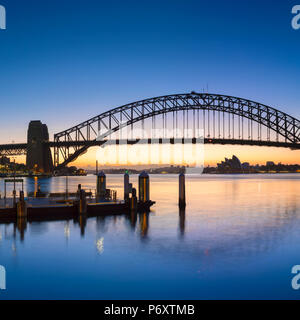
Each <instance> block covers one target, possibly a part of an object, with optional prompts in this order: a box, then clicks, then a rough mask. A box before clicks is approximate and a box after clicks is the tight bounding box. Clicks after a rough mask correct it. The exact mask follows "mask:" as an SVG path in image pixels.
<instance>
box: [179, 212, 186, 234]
mask: <svg viewBox="0 0 300 320" xmlns="http://www.w3.org/2000/svg"><path fill="white" fill-rule="evenodd" d="M179 231H180V236H181V237H183V236H184V232H185V208H179Z"/></svg>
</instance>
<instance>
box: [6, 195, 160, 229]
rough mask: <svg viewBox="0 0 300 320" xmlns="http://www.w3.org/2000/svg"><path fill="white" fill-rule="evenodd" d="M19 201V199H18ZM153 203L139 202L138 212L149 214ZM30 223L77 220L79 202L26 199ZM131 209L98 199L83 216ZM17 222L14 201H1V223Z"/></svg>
mask: <svg viewBox="0 0 300 320" xmlns="http://www.w3.org/2000/svg"><path fill="white" fill-rule="evenodd" d="M17 201H18V199H17ZM153 204H154V202H153V201H147V202H143V203H141V202H138V203H137V208H136V211H137V212H149V211H150V207H151V206H152V205H153ZM26 205H27V212H26V219H27V221H28V222H35V221H53V220H68V219H76V218H78V217H79V216H80V215H81V214H80V212H79V200H77V199H68V200H62V199H59V198H42V199H37V198H33V199H26ZM130 212H131V208H130V205H129V203H126V202H125V201H104V202H96V199H94V198H91V199H87V204H86V212H85V213H84V214H83V215H84V216H86V217H87V218H88V217H97V216H105V215H121V214H130ZM16 220H17V207H16V206H14V205H13V199H12V198H9V199H1V200H0V223H11V222H15V221H16Z"/></svg>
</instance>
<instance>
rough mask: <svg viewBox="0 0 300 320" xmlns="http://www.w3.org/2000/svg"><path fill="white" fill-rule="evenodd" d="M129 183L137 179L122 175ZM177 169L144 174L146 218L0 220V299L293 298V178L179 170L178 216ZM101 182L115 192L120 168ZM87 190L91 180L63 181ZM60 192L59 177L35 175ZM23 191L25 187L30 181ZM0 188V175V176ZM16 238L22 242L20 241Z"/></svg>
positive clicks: (297, 210) (296, 223)
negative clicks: (180, 200) (0, 286)
mask: <svg viewBox="0 0 300 320" xmlns="http://www.w3.org/2000/svg"><path fill="white" fill-rule="evenodd" d="M131 179H132V181H133V182H134V184H136V185H137V176H132V177H131ZM177 179H178V177H177V176H175V175H174V176H173V175H156V176H155V175H154V176H151V198H152V200H155V201H156V205H155V206H154V207H153V209H152V212H151V213H150V214H149V215H145V214H144V215H140V216H138V217H137V221H136V222H135V221H134V220H131V219H130V217H125V216H119V217H105V218H92V219H89V220H88V221H87V223H86V226H85V228H81V227H80V225H79V224H78V223H75V222H73V221H64V222H47V223H32V224H27V226H26V229H25V230H24V231H23V233H24V234H23V236H22V235H21V233H20V231H19V230H18V228H14V225H13V224H9V225H0V265H3V266H4V267H5V268H6V272H7V290H6V291H1V290H0V299H287V298H290V299H299V298H300V291H295V290H293V289H292V287H291V279H292V274H291V268H292V266H293V265H296V264H300V196H299V190H300V175H244V176H243V175H232V176H231V175H229V176H224V175H223V176H221V175H220V176H207V175H204V176H200V177H187V195H188V199H187V200H188V205H187V208H186V212H185V215H184V213H181V215H180V214H179V210H178V207H177V197H178V195H177V192H178V191H177V189H178V184H177ZM107 180H108V187H110V188H112V189H116V190H117V191H118V195H119V197H121V196H122V193H123V190H122V180H123V177H122V176H121V175H109V176H108V177H107ZM78 183H82V185H83V187H84V188H86V189H94V188H95V177H94V176H87V177H72V178H69V188H70V189H73V190H75V189H76V186H77V184H78ZM39 184H40V185H41V186H42V190H46V189H47V190H49V191H50V190H52V191H57V190H61V191H63V190H64V187H65V178H63V177H56V178H51V179H41V180H40V181H39ZM25 188H26V190H28V191H33V189H34V180H30V179H28V180H27V181H26V182H25ZM0 189H1V192H2V194H3V182H2V181H1V182H0ZM22 238H23V240H22Z"/></svg>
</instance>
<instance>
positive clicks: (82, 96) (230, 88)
mask: <svg viewBox="0 0 300 320" xmlns="http://www.w3.org/2000/svg"><path fill="white" fill-rule="evenodd" d="M298 2H299V4H300V0H299V1H298ZM0 4H2V5H4V6H5V7H6V10H7V30H5V31H3V30H0V97H1V100H0V102H1V120H0V121H1V135H0V142H1V143H7V142H11V141H12V140H14V141H25V140H26V136H25V134H26V130H27V125H28V122H29V121H30V120H33V119H40V120H42V121H43V122H45V123H47V124H48V127H49V131H50V135H51V137H53V134H54V133H56V132H59V131H61V130H64V129H67V128H69V127H71V126H73V125H75V124H77V123H79V122H82V121H84V120H86V119H88V118H89V117H92V116H94V115H97V114H99V113H101V112H103V111H105V110H108V109H110V108H112V107H117V106H119V105H123V104H125V103H128V102H132V101H136V100H139V99H143V98H147V97H153V96H158V95H164V94H171V93H182V92H189V91H191V90H195V91H202V90H203V88H205V90H206V87H207V85H208V88H209V91H210V92H213V93H224V94H230V95H235V96H241V97H243V98H250V99H253V100H256V101H259V102H262V103H266V104H268V105H271V106H273V107H277V108H279V109H281V110H283V111H285V112H287V113H290V114H292V115H294V116H296V117H297V118H300V99H299V95H300V90H299V89H300V81H299V80H300V59H299V56H300V30H299V31H295V30H293V29H292V27H291V19H292V14H291V9H292V7H293V5H295V4H297V1H287V0H284V1H279V0H277V1H255V0H251V1H248V0H243V1H237V0H236V1H233V0H229V1H225V0H223V1H220V0H219V1H200V0H198V1H189V0H185V1H177V0H172V1H162V0H160V1H155V0H152V1H103V2H102V1H95V0H85V1H83V0H77V1H76V0H75V1H74V0H73V1H69V0H60V1H56V0H51V1H50V0H43V1H40V0H36V1H33V0H22V1H20V0H0Z"/></svg>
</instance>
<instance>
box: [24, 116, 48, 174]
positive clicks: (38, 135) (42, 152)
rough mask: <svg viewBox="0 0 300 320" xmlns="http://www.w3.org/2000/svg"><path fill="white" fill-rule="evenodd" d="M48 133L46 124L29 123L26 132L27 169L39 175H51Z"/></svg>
mask: <svg viewBox="0 0 300 320" xmlns="http://www.w3.org/2000/svg"><path fill="white" fill-rule="evenodd" d="M47 142H49V133H48V127H47V125H46V124H43V123H42V122H41V121H39V120H36V121H31V122H30V123H29V126H28V132H27V155H26V166H27V169H29V170H33V171H35V172H40V173H51V172H52V171H53V161H52V156H51V150H50V147H49V145H48V144H47Z"/></svg>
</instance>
